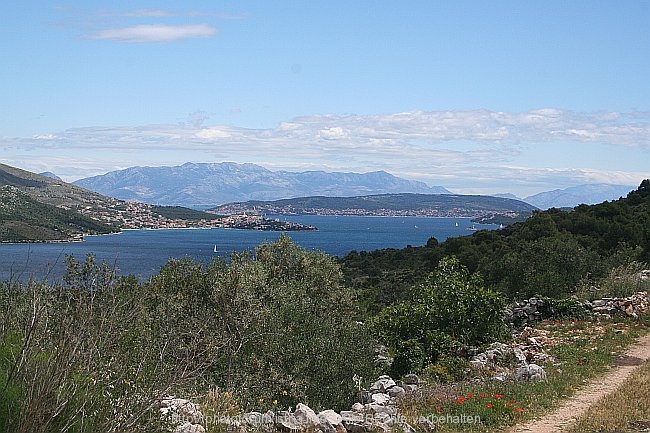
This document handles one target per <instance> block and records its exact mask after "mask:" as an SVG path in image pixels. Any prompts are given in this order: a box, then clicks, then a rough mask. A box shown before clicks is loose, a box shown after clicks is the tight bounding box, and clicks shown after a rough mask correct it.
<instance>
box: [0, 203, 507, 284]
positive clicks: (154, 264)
mask: <svg viewBox="0 0 650 433" xmlns="http://www.w3.org/2000/svg"><path fill="white" fill-rule="evenodd" d="M268 217H269V218H273V216H268ZM278 218H281V219H282V220H284V219H286V220H288V221H293V222H297V223H302V224H307V225H313V226H316V227H318V230H317V231H299V232H288V233H287V235H288V236H289V237H291V238H292V239H293V241H294V242H296V243H297V244H298V245H300V246H302V247H303V248H306V249H308V250H320V251H323V252H325V253H327V254H330V255H333V256H339V257H343V256H344V255H345V254H347V253H348V252H350V251H352V250H356V251H364V250H365V251H371V250H376V249H381V248H404V247H406V246H407V245H412V246H420V245H425V244H426V242H427V240H428V239H429V238H431V237H435V238H436V239H438V241H440V242H442V241H444V240H445V239H447V238H448V237H453V236H465V235H468V234H471V233H472V232H471V231H469V230H468V228H470V227H472V226H475V227H476V228H478V229H485V228H487V229H494V228H495V227H496V226H493V225H481V224H476V225H474V224H473V223H472V222H471V221H470V220H469V219H467V218H420V217H366V216H329V215H328V216H318V215H304V216H290V217H285V216H282V217H278ZM279 236H280V233H279V232H262V231H257V230H236V229H169V230H126V231H124V232H122V233H120V234H115V235H106V236H86V237H85V238H84V242H74V243H54V244H2V245H0V281H7V280H22V281H24V280H27V279H29V278H33V279H35V280H44V279H47V280H50V281H57V280H60V279H61V277H62V276H63V273H64V271H65V256H66V255H73V256H74V257H75V258H76V259H77V260H79V261H83V260H84V258H85V256H86V254H94V255H95V256H96V258H97V260H99V261H101V260H104V261H106V262H107V263H108V264H109V265H111V266H114V267H116V268H117V270H118V274H119V275H135V276H136V277H138V278H140V279H146V278H148V277H150V276H151V275H153V274H155V273H157V272H158V271H159V270H160V267H161V266H163V265H164V264H165V263H166V262H167V261H168V260H169V259H170V258H176V259H179V258H184V257H190V258H192V259H193V260H195V261H197V262H200V263H209V262H210V261H211V260H212V259H213V258H215V257H222V258H226V259H227V258H228V257H229V256H230V254H231V253H232V252H233V251H239V252H241V251H251V250H253V249H254V248H255V247H256V246H257V245H259V244H261V243H263V242H272V241H275V240H277V239H278V237H279ZM215 246H216V247H217V252H216V253H215V252H214V248H215Z"/></svg>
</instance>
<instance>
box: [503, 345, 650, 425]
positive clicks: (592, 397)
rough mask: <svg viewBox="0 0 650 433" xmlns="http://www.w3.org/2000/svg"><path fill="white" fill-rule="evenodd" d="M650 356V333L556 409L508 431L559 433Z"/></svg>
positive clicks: (615, 387) (617, 385) (616, 386)
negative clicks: (601, 374)
mask: <svg viewBox="0 0 650 433" xmlns="http://www.w3.org/2000/svg"><path fill="white" fill-rule="evenodd" d="M647 359H650V334H648V335H646V336H644V337H642V338H640V339H639V340H638V341H637V342H636V343H634V346H633V347H631V348H630V349H628V350H627V351H626V352H625V355H623V356H621V357H620V358H619V360H618V362H617V363H616V367H614V368H612V370H610V371H609V372H608V373H607V374H605V375H604V376H601V377H599V378H597V379H595V380H592V381H591V382H589V383H588V384H587V385H585V387H584V388H582V389H581V390H579V391H578V392H576V395H575V396H574V397H571V398H570V399H568V400H567V401H566V402H565V403H564V404H563V405H562V406H561V407H559V408H558V409H557V410H556V411H555V412H553V413H550V414H548V415H546V416H544V417H543V418H541V419H539V420H536V421H531V422H529V423H527V424H522V425H518V426H515V427H514V428H512V429H511V430H509V433H520V432H527V433H556V432H561V431H563V429H564V427H565V426H566V425H568V424H571V423H572V422H573V421H575V420H576V418H577V417H578V416H580V415H582V414H583V413H584V412H586V411H587V409H588V408H589V406H591V405H592V404H594V403H595V402H597V401H598V400H599V399H601V398H602V397H604V396H605V395H607V394H609V393H610V392H612V391H614V390H615V389H617V388H618V387H619V386H621V384H622V383H623V382H624V381H625V379H627V378H628V376H629V375H630V374H631V373H632V371H634V369H636V368H637V367H638V366H639V365H640V364H641V363H642V362H643V361H645V360H647Z"/></svg>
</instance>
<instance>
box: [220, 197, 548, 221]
mask: <svg viewBox="0 0 650 433" xmlns="http://www.w3.org/2000/svg"><path fill="white" fill-rule="evenodd" d="M535 209H536V208H535V207H534V206H532V205H530V204H528V203H524V202H523V201H519V200H513V199H509V198H499V197H491V196H483V195H459V194H412V193H400V194H379V195H368V196H358V197H323V196H315V197H299V198H290V199H282V200H274V201H260V200H252V201H247V202H239V203H229V204H225V205H221V206H217V207H215V208H212V209H209V210H208V212H214V213H224V214H242V213H256V214H265V213H268V214H300V215H314V214H318V215H328V214H329V215H380V216H428V217H465V218H468V217H474V218H475V217H484V216H488V215H510V216H515V215H519V214H530V213H531V212H532V211H533V210H535Z"/></svg>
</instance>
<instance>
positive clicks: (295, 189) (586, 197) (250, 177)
mask: <svg viewBox="0 0 650 433" xmlns="http://www.w3.org/2000/svg"><path fill="white" fill-rule="evenodd" d="M46 175H48V176H54V175H53V174H52V173H47V174H46ZM74 183H75V184H76V185H79V186H81V187H84V188H87V189H89V190H92V191H95V192H98V193H101V194H104V195H106V196H109V197H115V198H118V199H122V200H132V201H140V202H144V203H150V204H161V205H174V206H187V207H193V208H198V209H204V208H209V207H214V206H218V205H222V204H226V203H232V202H245V201H250V200H262V201H270V200H280V199H286V198H298V197H310V196H327V197H356V196H362V195H375V194H398V193H417V194H451V192H450V191H449V190H447V189H445V188H444V187H442V186H428V185H426V184H425V183H423V182H418V181H413V180H407V179H403V178H400V177H397V176H394V175H391V174H389V173H386V172H384V171H375V172H370V173H342V172H325V171H304V172H290V171H271V170H268V169H266V168H264V167H261V166H259V165H255V164H237V163H233V162H222V163H186V164H183V165H180V166H163V167H130V168H126V169H124V170H117V171H111V172H109V173H106V174H103V175H99V176H93V177H89V178H85V179H81V180H78V181H76V182H74ZM635 188H636V187H635V186H628V185H610V184H585V185H579V186H574V187H570V188H565V189H556V190H553V191H546V192H542V193H539V194H535V195H531V196H528V197H525V198H519V197H516V196H515V195H513V194H495V195H494V196H495V197H503V198H511V199H516V200H521V201H524V202H526V203H528V204H531V205H533V206H535V207H537V208H540V209H548V208H551V207H556V208H563V207H575V206H577V205H579V204H597V203H601V202H603V201H605V200H616V199H618V198H620V197H622V196H625V195H627V193H628V192H630V191H632V190H634V189H635Z"/></svg>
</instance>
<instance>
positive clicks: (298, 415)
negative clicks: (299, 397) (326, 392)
mask: <svg viewBox="0 0 650 433" xmlns="http://www.w3.org/2000/svg"><path fill="white" fill-rule="evenodd" d="M293 416H294V418H295V419H296V421H297V422H298V424H300V426H301V429H302V430H308V429H313V428H315V427H318V426H319V425H320V419H319V418H318V415H316V412H314V411H313V410H312V408H310V407H309V406H307V405H306V404H302V403H298V405H297V406H296V410H295V411H294V412H293Z"/></svg>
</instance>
